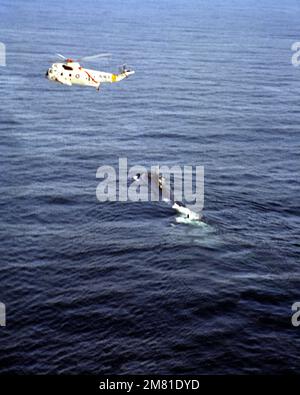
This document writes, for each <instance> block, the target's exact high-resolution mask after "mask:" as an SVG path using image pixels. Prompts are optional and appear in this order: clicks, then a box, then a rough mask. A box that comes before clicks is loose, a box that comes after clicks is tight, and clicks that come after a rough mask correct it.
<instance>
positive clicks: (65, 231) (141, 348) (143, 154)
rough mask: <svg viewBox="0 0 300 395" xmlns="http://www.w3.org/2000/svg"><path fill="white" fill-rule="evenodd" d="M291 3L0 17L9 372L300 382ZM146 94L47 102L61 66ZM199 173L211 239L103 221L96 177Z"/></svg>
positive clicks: (297, 79)
mask: <svg viewBox="0 0 300 395" xmlns="http://www.w3.org/2000/svg"><path fill="white" fill-rule="evenodd" d="M299 15H300V4H299V2H298V1H292V0H290V1H279V0H278V1H277V0H276V1H274V0H272V1H271V0H261V1H255V0H252V1H251V0H244V1H240V0H228V1H221V0H219V1H217V0H213V1H200V0H199V1H196V0H192V1H183V0H162V1H154V0H148V1H137V0H127V1H121V0H116V1H113V2H104V1H103V2H102V1H101V2H100V1H92V0H88V1H84V2H82V1H78V0H73V1H66V0H60V1H32V0H30V1H21V0H18V1H14V0H1V4H0V41H1V42H4V43H5V44H6V47H7V67H1V68H0V164H1V172H0V180H1V181H0V182H1V184H0V216H1V222H0V226H1V228H0V257H1V265H0V279H1V280H0V301H1V302H3V303H5V304H6V309H7V326H6V327H5V328H4V327H0V369H1V370H0V371H1V372H3V373H5V372H17V373H26V374H28V373H93V374H97V373H98V374H100V373H118V374H123V373H124V374H125V373H129V374H130V373H136V374H139V373H145V374H146V373H161V374H164V373H175V374H179V373H182V374H184V373H190V374H196V373H197V374H203V373H224V374H227V373H275V372H277V373H283V372H298V371H299V367H300V357H299V352H300V340H299V339H300V329H299V328H294V327H292V325H291V306H292V304H293V303H294V302H296V301H300V291H299V286H300V269H299V246H300V239H299V229H300V219H299V214H300V209H299V192H300V188H299V181H300V180H299V171H300V162H299V161H300V154H299V152H300V151H299V149H300V138H299V125H300V110H299V103H300V101H299V97H300V68H295V67H293V66H292V64H291V56H292V52H291V45H292V43H293V42H295V41H300V29H299ZM56 52H59V53H63V54H65V55H67V56H74V57H76V56H80V55H91V54H94V53H98V52H111V53H112V54H113V57H112V59H110V60H105V61H102V62H101V63H100V62H98V63H97V62H96V63H93V64H88V65H87V66H88V67H95V68H100V69H103V70H107V71H115V70H116V69H117V67H118V66H119V65H120V64H122V63H124V62H127V63H128V64H129V65H131V66H132V67H133V68H134V69H135V70H136V74H135V76H133V77H132V78H131V79H128V80H126V81H124V82H122V83H120V84H115V85H107V86H105V87H103V89H102V91H101V92H100V93H97V92H96V90H94V89H91V88H80V87H72V88H70V87H67V86H61V85H56V84H53V83H50V82H49V81H47V80H46V79H45V78H44V73H45V71H46V69H47V68H48V67H49V65H50V64H51V63H53V62H54V61H55V57H54V54H55V53H56ZM119 157H127V158H128V161H129V164H132V165H133V164H140V165H145V166H151V165H157V164H180V165H184V164H191V165H203V166H204V168H205V205H204V211H203V216H204V217H203V220H204V222H205V223H206V224H207V226H203V227H193V226H186V225H182V224H177V223H176V217H175V215H174V212H173V211H172V209H171V208H170V207H169V206H167V205H165V204H163V203H118V202H115V203H105V204H104V203H99V202H98V201H97V199H96V187H97V185H98V183H99V180H97V179H96V170H97V168H98V167H99V166H101V165H112V166H116V165H117V164H118V159H119Z"/></svg>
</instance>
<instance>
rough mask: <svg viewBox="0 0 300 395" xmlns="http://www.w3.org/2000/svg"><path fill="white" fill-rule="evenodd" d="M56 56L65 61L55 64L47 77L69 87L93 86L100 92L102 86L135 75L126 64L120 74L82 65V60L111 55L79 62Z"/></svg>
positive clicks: (98, 55) (87, 57)
mask: <svg viewBox="0 0 300 395" xmlns="http://www.w3.org/2000/svg"><path fill="white" fill-rule="evenodd" d="M56 55H57V56H58V57H59V58H60V59H63V62H59V63H53V64H52V66H51V67H50V68H49V69H48V70H47V71H46V75H45V77H46V78H47V79H48V80H49V81H54V82H58V83H60V84H64V85H68V86H72V85H82V86H91V87H94V88H96V89H97V90H98V91H99V89H100V85H101V84H103V83H113V82H119V81H122V80H123V79H125V78H127V77H129V76H130V75H132V74H134V73H135V72H134V71H133V70H131V69H130V68H128V67H127V66H126V65H125V64H124V65H122V66H121V67H120V69H119V73H118V74H113V73H107V72H104V71H97V70H90V69H86V68H84V67H82V66H81V65H80V62H81V61H82V60H93V59H96V58H104V57H108V56H111V54H109V53H102V54H97V55H92V56H85V57H82V58H80V59H78V60H73V59H71V58H66V57H65V56H63V55H61V54H56Z"/></svg>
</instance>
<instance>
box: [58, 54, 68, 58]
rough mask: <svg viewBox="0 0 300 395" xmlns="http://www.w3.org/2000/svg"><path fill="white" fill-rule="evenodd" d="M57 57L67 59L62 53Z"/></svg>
mask: <svg viewBox="0 0 300 395" xmlns="http://www.w3.org/2000/svg"><path fill="white" fill-rule="evenodd" d="M56 56H58V57H59V58H61V59H67V58H66V57H65V56H64V55H61V54H60V53H57V54H56Z"/></svg>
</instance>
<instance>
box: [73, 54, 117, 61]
mask: <svg viewBox="0 0 300 395" xmlns="http://www.w3.org/2000/svg"><path fill="white" fill-rule="evenodd" d="M109 56H111V54H110V53H99V54H97V55H91V56H83V57H82V58H79V59H78V61H81V60H92V59H97V58H107V57H109Z"/></svg>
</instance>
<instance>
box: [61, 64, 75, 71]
mask: <svg viewBox="0 0 300 395" xmlns="http://www.w3.org/2000/svg"><path fill="white" fill-rule="evenodd" d="M63 68H64V69H65V70H73V67H70V66H66V65H65V64H63Z"/></svg>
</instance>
